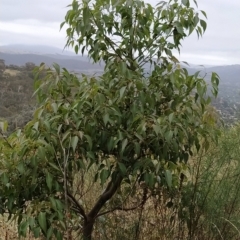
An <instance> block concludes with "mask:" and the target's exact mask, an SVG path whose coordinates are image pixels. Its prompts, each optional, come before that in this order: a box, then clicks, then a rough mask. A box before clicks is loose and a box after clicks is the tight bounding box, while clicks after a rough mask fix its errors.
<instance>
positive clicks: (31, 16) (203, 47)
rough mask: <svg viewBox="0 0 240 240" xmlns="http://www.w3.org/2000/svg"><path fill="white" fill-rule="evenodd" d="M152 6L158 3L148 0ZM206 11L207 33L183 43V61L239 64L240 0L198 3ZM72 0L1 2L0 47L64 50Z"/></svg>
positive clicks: (13, 0)
mask: <svg viewBox="0 0 240 240" xmlns="http://www.w3.org/2000/svg"><path fill="white" fill-rule="evenodd" d="M146 1H147V2H150V3H151V4H153V5H156V3H158V2H159V1H160V0H159V1H158V0H146ZM197 2H198V4H199V9H202V10H204V11H206V12H207V15H208V19H207V24H208V27H207V31H206V33H205V34H204V36H203V38H200V39H198V38H197V35H196V34H193V35H192V36H190V37H188V38H186V39H185V40H184V42H183V43H182V49H181V55H180V59H181V60H185V61H188V62H192V63H194V64H210V65H215V64H240V54H239V53H240V44H239V42H240V28H239V27H238V23H239V22H240V14H239V9H240V1H239V0H231V1H226V0H217V1H210V0H198V1H197ZM70 3H71V0H60V1H59V0H41V1H37V0H19V1H16V0H1V8H0V36H1V38H0V44H1V45H4V44H22V43H25V44H41V45H42V44H46V45H51V46H56V47H60V48H63V47H64V45H65V42H66V38H65V37H66V34H65V30H62V31H61V32H59V25H60V23H61V22H62V21H63V20H64V16H65V14H66V12H67V10H68V9H67V8H66V6H67V5H68V4H70Z"/></svg>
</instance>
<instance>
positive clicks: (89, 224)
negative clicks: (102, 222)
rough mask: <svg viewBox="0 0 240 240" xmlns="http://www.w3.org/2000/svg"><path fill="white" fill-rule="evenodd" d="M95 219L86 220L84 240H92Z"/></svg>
mask: <svg viewBox="0 0 240 240" xmlns="http://www.w3.org/2000/svg"><path fill="white" fill-rule="evenodd" d="M93 225H94V219H89V218H87V219H85V220H84V223H83V240H91V239H92V232H93Z"/></svg>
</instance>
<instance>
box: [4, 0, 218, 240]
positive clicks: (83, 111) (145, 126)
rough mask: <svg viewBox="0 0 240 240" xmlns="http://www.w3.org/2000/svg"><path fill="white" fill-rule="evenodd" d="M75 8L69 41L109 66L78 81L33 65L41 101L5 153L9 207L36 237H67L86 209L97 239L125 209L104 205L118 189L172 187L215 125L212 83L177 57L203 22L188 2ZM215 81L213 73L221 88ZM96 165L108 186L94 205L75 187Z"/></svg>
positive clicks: (88, 228) (152, 191)
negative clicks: (105, 220)
mask: <svg viewBox="0 0 240 240" xmlns="http://www.w3.org/2000/svg"><path fill="white" fill-rule="evenodd" d="M70 7H71V10H69V11H68V13H67V15H66V18H65V22H64V23H66V24H68V25H69V28H68V29H67V36H68V40H67V45H72V46H73V47H74V49H75V51H76V53H77V52H78V51H79V50H81V51H82V53H83V52H84V51H85V49H86V50H87V52H88V55H89V57H90V58H91V59H92V60H93V61H94V62H100V61H103V62H104V63H105V71H104V74H103V75H102V76H100V77H94V76H92V77H89V76H85V75H82V77H81V79H79V78H78V77H77V76H75V75H74V74H71V73H69V72H68V71H67V70H66V69H60V67H59V66H58V65H57V64H55V65H54V66H53V69H46V68H45V66H44V64H42V65H41V66H40V67H39V68H38V69H37V70H36V83H35V88H36V92H35V94H36V95H37V98H38V101H39V104H40V107H39V108H38V109H37V110H36V112H35V114H34V119H33V120H32V121H30V122H29V123H28V124H27V125H26V127H25V128H24V130H23V132H20V131H19V132H17V133H15V134H13V135H11V136H10V137H9V140H8V141H9V143H10V146H6V148H7V149H9V148H10V149H11V151H7V150H5V155H4V157H3V160H2V161H1V165H2V166H1V169H2V174H1V185H0V193H1V196H2V208H3V210H4V212H5V211H7V212H8V213H9V214H10V215H9V217H10V218H11V217H12V216H14V217H15V218H17V219H18V223H19V234H20V235H23V236H25V235H26V231H27V229H28V228H29V229H30V230H31V231H32V232H33V233H34V235H35V237H38V236H40V234H43V235H44V236H45V237H46V238H47V239H50V238H51V237H52V236H53V235H55V237H56V238H57V239H62V238H63V235H64V233H65V234H67V236H69V234H70V230H71V227H72V226H71V222H70V220H69V218H68V216H73V218H75V219H77V216H81V219H80V220H78V222H79V221H80V222H83V228H82V231H83V236H84V238H85V239H91V235H92V231H93V225H94V222H95V221H96V219H97V218H98V217H100V216H102V215H104V214H107V213H109V212H111V211H113V209H120V210H121V209H122V210H123V204H124V203H125V202H124V201H123V202H121V204H119V203H118V202H113V205H114V206H113V208H109V205H108V204H107V203H108V201H110V200H111V199H113V198H114V195H115V194H116V193H117V192H118V191H121V190H123V189H124V191H125V192H126V195H128V194H130V193H131V192H133V189H134V188H135V187H136V184H143V185H144V189H145V190H144V191H143V193H142V204H143V203H144V202H145V201H146V198H147V196H149V195H151V196H152V195H154V196H155V197H158V196H159V191H158V190H159V189H162V188H164V189H167V190H168V191H169V192H171V193H172V194H173V195H174V191H175V190H176V189H177V187H178V183H179V175H180V173H181V164H183V165H184V163H186V162H187V161H188V159H189V157H190V156H191V155H192V154H193V148H196V149H197V150H199V149H200V147H201V144H200V142H201V140H202V139H205V140H206V141H207V140H208V139H209V136H210V134H211V132H212V129H213V128H212V124H210V123H209V122H208V121H205V120H204V115H205V112H206V106H207V105H208V104H209V103H210V98H206V96H205V94H206V90H207V85H206V82H205V81H204V79H202V78H200V77H199V76H198V73H196V74H194V75H190V76H189V75H188V73H187V71H186V69H182V68H181V67H180V66H179V63H178V60H177V59H176V58H175V57H174V56H173V55H172V50H174V49H177V50H179V47H180V42H181V40H183V39H184V38H185V37H186V36H187V34H191V33H192V32H193V31H194V30H196V31H197V33H198V34H200V35H201V34H202V33H203V32H204V31H205V28H206V23H205V22H204V21H203V20H202V19H199V17H198V15H199V14H198V13H196V12H195V10H194V8H192V7H190V4H189V1H182V2H181V3H179V2H177V1H169V3H165V2H161V3H159V4H158V5H157V7H156V8H153V7H152V6H151V5H149V4H146V3H144V2H143V1H137V0H136V1H111V2H110V1H106V0H98V1H94V2H91V1H83V2H82V3H81V4H79V3H78V2H77V1H73V2H72V4H71V5H70ZM202 13H203V15H205V13H204V12H202ZM64 23H63V24H64ZM63 24H62V25H63ZM186 31H187V33H186ZM116 36H117V37H116ZM115 37H116V38H115ZM114 38H115V39H114ZM155 57H156V58H155ZM147 62H150V63H151V65H152V67H153V70H152V72H151V73H150V76H148V77H146V76H145V75H144V74H143V73H144V65H145V64H146V63H147ZM42 72H44V74H45V77H44V78H40V77H39V76H40V75H41V73H42ZM39 74H40V75H39ZM218 81H219V79H218V76H217V74H215V73H214V74H213V76H212V85H213V94H214V95H216V94H217V86H218ZM8 145H9V144H8ZM207 146H208V145H207V144H206V145H205V147H206V148H207ZM92 169H94V170H92ZM89 171H93V172H94V176H93V179H90V180H93V181H94V182H96V184H97V183H100V184H101V186H102V188H103V191H102V193H101V194H100V195H99V196H96V198H95V202H94V203H93V205H92V206H90V207H89V206H87V203H86V202H83V195H84V194H83V193H81V192H80V190H79V189H78V187H77V185H76V179H78V178H79V177H80V178H81V176H83V172H89ZM126 189H128V190H126ZM139 206H141V204H140V205H139ZM136 208H137V207H136ZM104 210H105V211H104ZM74 216H75V217H74Z"/></svg>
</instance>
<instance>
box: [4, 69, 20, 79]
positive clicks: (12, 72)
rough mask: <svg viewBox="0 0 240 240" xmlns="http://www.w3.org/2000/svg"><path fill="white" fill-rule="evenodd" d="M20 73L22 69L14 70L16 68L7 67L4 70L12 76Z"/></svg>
mask: <svg viewBox="0 0 240 240" xmlns="http://www.w3.org/2000/svg"><path fill="white" fill-rule="evenodd" d="M20 73H21V72H20V71H18V70H14V69H6V70H5V71H4V74H9V75H10V76H13V77H15V76H17V75H18V74H20Z"/></svg>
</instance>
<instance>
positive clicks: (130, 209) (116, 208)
mask: <svg viewBox="0 0 240 240" xmlns="http://www.w3.org/2000/svg"><path fill="white" fill-rule="evenodd" d="M149 197H150V196H149ZM149 197H147V198H146V200H145V201H142V202H141V203H140V204H138V205H137V206H135V207H131V208H123V207H120V206H118V207H115V208H113V209H111V210H108V211H105V212H102V213H99V214H98V215H97V217H99V216H102V215H105V214H108V213H111V212H114V211H116V210H120V211H124V212H128V211H133V210H135V209H137V208H139V207H142V206H143V205H144V204H145V202H146V201H147V199H148V198H149Z"/></svg>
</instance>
